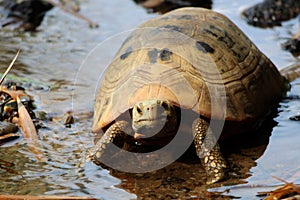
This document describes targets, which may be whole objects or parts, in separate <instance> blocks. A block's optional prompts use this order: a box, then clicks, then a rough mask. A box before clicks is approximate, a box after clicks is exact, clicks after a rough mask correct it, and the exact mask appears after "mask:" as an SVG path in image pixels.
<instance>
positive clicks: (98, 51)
mask: <svg viewBox="0 0 300 200" xmlns="http://www.w3.org/2000/svg"><path fill="white" fill-rule="evenodd" d="M231 2H232V4H230V3H231ZM255 2H259V1H258V0H256V1H252V2H249V1H226V3H224V1H221V0H216V1H214V4H213V10H216V11H219V12H221V13H223V14H225V15H227V16H228V17H229V18H230V19H231V20H233V21H234V22H235V23H236V24H237V25H238V26H239V27H240V28H241V29H242V30H243V31H244V32H245V33H246V35H248V36H249V37H250V38H251V39H252V40H253V41H254V43H255V44H256V45H257V46H258V47H259V48H260V49H261V50H262V51H263V52H264V53H265V54H266V55H267V56H268V57H269V58H270V59H271V60H272V61H273V62H274V63H275V64H276V66H278V68H279V69H281V68H283V67H284V66H287V65H289V64H291V63H295V62H296V59H295V58H294V57H293V56H291V55H290V54H289V53H288V52H285V51H283V50H281V48H280V44H281V43H282V42H284V41H285V38H287V37H289V36H290V32H295V30H296V29H297V28H298V21H297V20H296V19H294V20H291V21H288V22H285V23H283V26H282V27H276V28H273V29H259V28H255V27H251V26H248V25H247V24H246V23H245V21H243V20H242V19H241V16H240V12H241V10H242V9H243V8H246V7H248V6H250V5H253V4H254V3H255ZM228 5H231V6H228ZM81 13H82V14H84V15H86V16H87V17H89V18H90V19H93V20H94V21H96V22H97V23H99V25H100V27H99V28H96V29H91V28H89V27H88V25H87V24H86V23H85V22H83V21H80V20H78V19H76V18H74V17H72V16H70V15H68V14H65V13H64V12H63V11H61V10H59V9H54V10H52V11H50V12H49V13H48V14H47V16H46V18H45V20H44V22H43V24H42V25H41V26H40V27H39V28H38V30H39V31H38V32H36V33H23V32H15V31H12V30H7V29H6V30H1V33H0V47H1V48H0V55H1V56H0V66H1V70H2V71H4V69H5V67H6V66H8V64H9V63H10V61H11V59H12V58H13V56H14V55H15V53H16V51H17V49H19V48H21V50H22V51H21V55H20V57H19V58H18V61H17V63H16V65H15V66H14V68H13V71H12V72H11V73H12V74H14V75H17V76H20V77H24V78H26V79H28V80H31V81H32V82H34V83H35V84H40V85H42V86H43V89H41V90H34V89H32V90H29V91H28V93H29V94H31V95H32V96H33V97H34V99H35V104H36V105H37V110H42V111H45V112H47V113H49V114H51V115H52V116H63V115H64V114H65V113H66V112H67V111H69V110H73V111H74V113H77V114H75V117H78V118H80V116H79V114H78V113H80V112H85V113H86V112H87V113H88V112H91V111H92V108H93V100H94V98H95V91H96V89H97V84H98V82H99V80H100V77H101V74H102V73H103V72H104V69H105V67H106V66H107V64H108V63H109V61H110V59H111V58H112V57H113V56H114V53H115V52H116V51H117V49H118V47H119V46H120V45H121V43H122V41H123V39H124V38H125V37H126V35H127V34H128V33H129V32H130V30H131V29H132V28H134V27H136V26H137V25H138V24H140V23H141V22H143V21H146V20H147V19H150V18H153V17H154V16H156V14H148V13H147V11H146V10H145V9H143V8H142V7H140V6H138V5H136V4H135V3H134V2H133V1H130V0H126V1H125V0H114V1H103V0H98V1H97V2H95V1H90V0H83V1H81ZM95 55H96V56H95ZM87 58H88V59H87ZM296 83H297V82H294V83H293V90H292V91H291V93H292V94H299V92H300V88H299V85H297V84H296ZM280 110H281V112H280V113H279V115H278V116H277V117H276V118H275V121H276V122H277V123H278V124H277V125H276V126H275V127H274V129H273V131H272V135H271V136H270V138H269V137H267V140H268V139H269V143H268V145H260V146H259V147H251V148H249V149H245V150H244V151H243V152H242V155H237V154H232V155H230V157H229V158H230V161H229V162H230V163H231V164H232V165H233V166H235V167H237V168H239V169H240V170H239V172H240V173H241V174H237V175H236V177H235V178H232V179H231V180H229V181H228V182H226V183H225V184H226V185H229V186H222V187H221V186H220V187H219V186H218V185H217V187H215V188H211V189H208V190H209V191H220V192H222V191H224V190H226V189H228V188H229V189H230V190H229V191H230V192H229V193H226V194H224V195H228V196H235V197H241V198H243V199H255V198H257V197H256V196H255V195H256V193H257V192H258V191H264V190H269V188H267V187H266V186H272V185H276V184H280V182H278V181H277V180H275V179H274V178H272V177H271V176H277V177H280V178H282V179H285V180H287V181H293V182H295V183H299V182H300V167H299V161H300V157H299V153H298V151H299V149H300V143H299V141H300V132H299V130H298V128H300V124H299V122H295V121H291V120H289V117H290V116H293V115H296V114H299V110H300V103H299V100H284V101H283V102H282V103H281V106H280ZM44 123H45V126H46V127H47V128H45V129H40V130H39V134H40V138H41V141H40V143H41V145H42V146H43V149H44V151H45V152H46V156H47V159H48V161H47V162H46V163H38V162H37V160H36V159H35V156H34V155H33V154H32V152H31V151H30V150H29V148H28V146H27V145H26V142H25V140H23V139H18V140H16V141H14V142H12V143H9V144H6V145H4V146H1V147H0V166H6V170H5V169H4V168H3V169H2V168H1V167H0V193H1V194H31V195H40V194H47V195H72V196H73V195H79V196H93V197H96V198H100V199H135V198H137V197H141V198H142V197H147V196H148V197H151V195H152V197H153V198H154V196H153V195H156V198H163V197H167V196H161V195H169V197H170V198H171V197H172V198H177V197H182V198H183V197H186V198H188V197H189V198H196V197H197V196H198V197H199V196H201V197H205V198H208V197H212V196H210V195H212V194H213V193H208V192H206V191H207V188H206V187H205V186H203V184H202V183H203V181H204V178H203V177H202V175H203V174H204V173H203V170H202V169H201V167H200V166H199V163H186V162H181V163H175V164H173V165H170V166H169V167H167V168H166V169H162V170H159V171H158V172H156V173H149V174H145V175H140V176H134V175H128V174H124V173H116V172H109V171H107V170H104V169H102V168H101V167H99V166H96V165H95V164H93V163H86V165H85V166H84V167H83V168H81V167H79V164H80V163H81V161H82V159H81V158H82V157H83V155H84V154H85V150H86V148H87V147H90V146H92V144H93V134H91V133H90V129H91V123H92V117H91V116H88V117H87V118H82V117H81V118H80V120H79V121H78V122H77V123H76V124H75V125H74V126H72V128H70V129H66V128H64V126H63V124H62V121H60V120H58V121H51V122H50V121H49V122H44ZM253 151H257V152H261V153H257V155H252V154H256V153H253ZM260 154H262V155H260ZM4 161H5V162H8V163H10V165H8V164H7V163H4ZM201 170H202V171H201ZM198 172H200V173H198ZM232 173H233V172H232ZM235 173H236V172H235ZM237 183H244V184H237ZM174 195H175V196H174ZM203 195H204V196H203ZM205 195H206V196H205Z"/></svg>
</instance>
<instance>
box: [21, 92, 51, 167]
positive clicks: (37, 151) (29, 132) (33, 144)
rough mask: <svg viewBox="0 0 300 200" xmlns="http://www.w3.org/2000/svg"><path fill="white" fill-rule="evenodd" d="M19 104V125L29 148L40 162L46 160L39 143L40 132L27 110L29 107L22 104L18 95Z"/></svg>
mask: <svg viewBox="0 0 300 200" xmlns="http://www.w3.org/2000/svg"><path fill="white" fill-rule="evenodd" d="M17 104H18V113H19V127H20V128H21V130H22V133H23V135H24V138H25V139H26V141H27V143H28V146H29V149H30V151H31V152H32V153H33V154H34V155H35V157H36V159H37V160H38V161H39V162H45V161H46V157H45V155H44V153H43V152H42V151H41V149H42V148H41V145H39V143H38V142H37V141H38V134H37V131H36V129H35V126H34V124H33V122H32V120H31V117H30V115H29V113H28V112H27V109H26V108H25V106H24V105H23V104H22V102H21V101H20V98H19V97H17Z"/></svg>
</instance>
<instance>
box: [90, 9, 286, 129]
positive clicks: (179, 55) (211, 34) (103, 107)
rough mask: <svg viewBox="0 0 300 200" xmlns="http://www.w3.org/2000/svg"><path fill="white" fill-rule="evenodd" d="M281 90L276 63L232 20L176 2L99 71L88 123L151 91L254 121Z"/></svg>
mask: <svg viewBox="0 0 300 200" xmlns="http://www.w3.org/2000/svg"><path fill="white" fill-rule="evenodd" d="M283 90H284V83H283V78H282V76H281V75H280V73H279V72H278V70H277V68H276V67H275V66H274V64H273V63H272V62H271V61H270V60H269V59H268V58H267V57H266V56H265V55H264V54H263V53H262V52H261V51H260V50H259V49H258V48H257V47H256V46H255V45H254V44H253V43H252V42H251V41H250V40H249V38H248V37H247V36H246V35H245V34H244V33H243V32H242V31H241V30H240V29H239V28H238V27H237V26H236V25H235V24H234V23H233V22H231V21H230V20H229V19H228V18H226V17H225V16H223V15H221V14H219V13H216V12H214V11H211V10H207V9H203V8H181V9H177V10H174V11H172V12H169V13H167V14H164V15H161V16H159V17H157V18H154V19H152V20H149V21H147V22H145V23H144V24H142V25H141V26H139V27H138V28H137V29H135V30H134V31H133V32H132V33H131V34H130V35H129V37H128V38H127V39H126V40H125V42H124V43H123V45H122V47H121V48H120V50H119V51H118V53H117V54H116V56H115V58H114V59H113V61H112V63H111V64H110V65H109V67H108V68H107V70H106V71H105V74H104V76H103V77H102V81H101V85H100V88H99V91H98V96H97V98H96V102H95V111H94V124H93V131H94V132H99V131H100V130H101V129H102V128H105V127H106V126H107V125H109V124H110V123H111V122H113V121H114V120H116V119H117V118H118V117H119V116H120V115H122V114H123V113H125V112H126V111H128V110H130V109H131V108H132V107H133V106H134V105H135V104H136V103H137V102H140V101H143V100H148V99H165V100H168V101H170V102H172V103H173V104H175V105H176V106H179V107H180V108H183V109H189V110H193V111H194V112H196V113H198V114H200V115H201V116H203V117H206V118H212V119H225V120H226V121H235V122H248V121H258V120H261V119H263V118H264V117H265V116H266V113H268V112H269V111H270V109H271V107H274V106H275V105H276V103H278V101H279V100H280V98H281V96H282V93H283Z"/></svg>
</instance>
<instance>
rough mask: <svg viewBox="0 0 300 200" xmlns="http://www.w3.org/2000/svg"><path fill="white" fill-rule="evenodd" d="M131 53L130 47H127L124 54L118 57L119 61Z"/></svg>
mask: <svg viewBox="0 0 300 200" xmlns="http://www.w3.org/2000/svg"><path fill="white" fill-rule="evenodd" d="M131 53H132V47H128V48H127V49H126V51H125V53H124V54H122V55H121V56H120V59H121V60H125V59H126V58H127V57H128V56H129V55H130V54H131Z"/></svg>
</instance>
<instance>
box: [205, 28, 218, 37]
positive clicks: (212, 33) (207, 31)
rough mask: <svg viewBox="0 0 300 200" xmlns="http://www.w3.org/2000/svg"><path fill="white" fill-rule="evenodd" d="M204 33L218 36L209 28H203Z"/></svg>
mask: <svg viewBox="0 0 300 200" xmlns="http://www.w3.org/2000/svg"><path fill="white" fill-rule="evenodd" d="M203 31H204V32H205V33H208V34H210V35H212V36H214V37H216V38H217V37H218V35H217V34H215V33H214V32H212V31H211V30H209V29H204V30H203Z"/></svg>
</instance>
